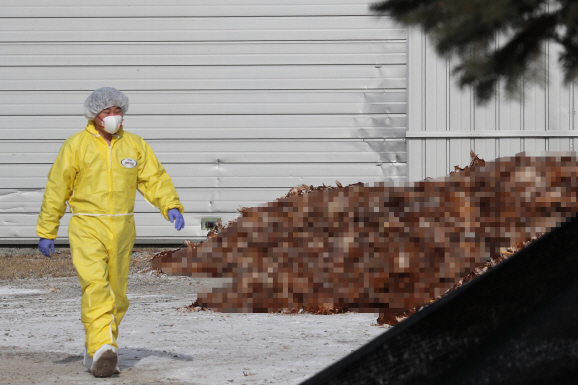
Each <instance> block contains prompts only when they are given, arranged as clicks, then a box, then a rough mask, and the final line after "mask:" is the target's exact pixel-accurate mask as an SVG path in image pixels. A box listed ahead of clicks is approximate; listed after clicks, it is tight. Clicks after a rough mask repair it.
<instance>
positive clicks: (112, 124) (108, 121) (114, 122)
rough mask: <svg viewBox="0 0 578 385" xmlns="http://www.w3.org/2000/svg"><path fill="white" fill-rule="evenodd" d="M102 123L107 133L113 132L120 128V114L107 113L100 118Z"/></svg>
mask: <svg viewBox="0 0 578 385" xmlns="http://www.w3.org/2000/svg"><path fill="white" fill-rule="evenodd" d="M102 123H103V126H104V127H103V128H104V130H105V131H106V132H108V133H109V134H115V133H116V132H117V131H118V130H119V129H120V125H121V124H122V116H121V115H109V116H107V117H106V118H104V119H102Z"/></svg>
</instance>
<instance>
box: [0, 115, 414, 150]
mask: <svg viewBox="0 0 578 385" xmlns="http://www.w3.org/2000/svg"><path fill="white" fill-rule="evenodd" d="M67 112H68V114H69V115H64V116H48V115H39V116H0V127H2V129H0V140H25V139H30V138H34V139H40V140H56V141H60V143H62V141H63V140H64V139H66V138H68V137H69V136H70V135H72V134H74V133H76V132H78V131H79V129H80V128H81V127H84V126H85V125H86V119H85V118H84V117H83V116H81V114H83V111H82V106H81V105H75V106H74V107H73V108H70V109H69V110H68V111H67ZM125 120H126V123H127V127H128V126H130V132H133V133H134V134H136V135H140V136H141V137H143V138H145V139H147V140H157V139H159V140H160V139H170V138H177V139H200V140H206V139H214V138H221V139H265V138H268V139H269V138H270V139H313V138H316V139H349V138H384V137H396V136H397V137H403V135H404V134H405V128H406V127H407V118H406V116H405V115H404V114H349V115H348V114H343V115H335V114H333V115H332V114H327V115H281V114H279V115H226V116H221V115H135V114H132V113H131V114H130V115H128V116H126V117H125ZM129 122H130V124H129ZM159 128H162V129H159ZM55 156H56V154H55Z"/></svg>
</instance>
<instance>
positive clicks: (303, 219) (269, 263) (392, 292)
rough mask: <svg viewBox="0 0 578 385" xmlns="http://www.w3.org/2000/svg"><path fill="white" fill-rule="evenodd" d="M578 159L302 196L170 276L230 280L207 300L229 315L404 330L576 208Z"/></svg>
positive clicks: (224, 235) (193, 254)
mask: <svg viewBox="0 0 578 385" xmlns="http://www.w3.org/2000/svg"><path fill="white" fill-rule="evenodd" d="M577 192H578V159H577V158H576V157H570V156H548V157H540V158H538V157H527V156H524V155H523V154H519V155H518V156H516V157H512V158H502V159H498V160H496V161H494V162H486V164H485V165H483V164H479V165H477V166H476V167H470V168H469V169H468V170H464V171H460V172H457V173H453V174H452V175H449V176H447V177H444V178H438V179H435V180H429V181H421V182H416V183H410V184H405V185H403V186H401V187H396V186H389V185H384V184H377V185H373V186H369V185H352V186H348V187H345V188H333V189H323V190H321V191H311V192H308V193H306V194H298V195H295V196H289V197H287V198H284V199H280V200H278V201H276V202H271V203H268V204H266V205H265V206H263V207H254V208H250V209H244V210H243V212H242V216H241V217H240V218H239V219H238V220H237V221H235V222H233V223H230V224H229V225H228V226H227V227H226V228H223V229H222V230H220V232H219V233H218V234H216V235H215V236H213V237H211V238H209V239H208V240H207V241H206V242H204V243H203V244H202V245H197V246H196V247H194V248H187V249H183V250H179V251H176V252H173V253H164V254H163V253H161V254H159V255H158V258H155V259H153V262H152V263H153V267H155V268H157V269H161V270H162V271H163V272H165V273H167V274H174V275H190V276H196V277H231V278H233V282H232V284H230V285H227V286H225V287H224V288H220V289H213V291H212V292H209V293H200V294H199V296H198V299H197V301H198V304H200V306H205V307H208V308H212V309H213V310H217V311H224V312H271V311H274V312H277V311H280V310H283V309H295V308H297V309H301V308H303V307H304V308H307V307H309V308H317V307H319V308H349V309H351V310H355V311H359V312H367V313H379V314H380V321H381V323H390V324H395V323H396V322H398V318H403V317H405V316H406V315H407V314H408V312H411V311H412V309H416V308H419V307H420V306H422V305H423V304H428V303H430V301H432V300H435V299H436V298H439V297H440V296H441V295H442V294H443V293H444V292H446V291H447V290H448V289H450V288H452V286H453V285H454V284H456V282H458V281H459V280H460V279H461V278H462V277H464V276H466V275H468V274H470V273H471V272H473V271H475V269H476V267H479V266H483V264H484V263H485V262H486V260H487V259H491V258H492V256H495V255H498V253H499V250H500V248H502V247H508V246H510V245H514V244H516V243H518V242H524V241H526V240H527V239H529V238H530V237H532V236H534V235H535V234H538V233H543V232H546V231H548V230H549V229H550V228H553V227H556V226H557V225H558V224H560V223H561V222H562V221H563V220H565V218H567V217H569V216H570V215H572V213H573V212H575V211H576V209H577V206H578V204H577V200H576V194H577Z"/></svg>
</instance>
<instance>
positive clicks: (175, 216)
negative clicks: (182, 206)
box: [168, 209, 185, 231]
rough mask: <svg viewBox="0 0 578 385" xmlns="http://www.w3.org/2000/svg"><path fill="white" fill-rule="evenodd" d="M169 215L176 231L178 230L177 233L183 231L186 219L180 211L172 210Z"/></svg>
mask: <svg viewBox="0 0 578 385" xmlns="http://www.w3.org/2000/svg"><path fill="white" fill-rule="evenodd" d="M168 214H169V219H170V220H171V223H173V222H174V223H175V229H177V231H181V229H182V228H183V227H185V219H184V218H183V216H182V215H181V212H180V211H179V209H170V210H169V212H168Z"/></svg>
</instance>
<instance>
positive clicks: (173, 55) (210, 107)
mask: <svg viewBox="0 0 578 385" xmlns="http://www.w3.org/2000/svg"><path fill="white" fill-rule="evenodd" d="M122 3H123V5H118V2H117V1H99V2H95V1H93V0H91V1H87V0H77V1H74V2H72V1H65V0H54V1H50V2H46V1H42V0H18V1H15V0H14V1H9V0H0V66H1V70H0V215H1V216H2V221H1V223H0V242H3V243H5V244H7V243H23V242H32V241H35V240H37V236H36V230H35V226H36V220H37V216H38V212H39V210H40V205H41V201H42V196H43V193H44V186H45V184H46V176H47V173H48V171H49V169H50V167H51V164H52V162H53V161H54V159H55V157H56V154H57V152H58V150H59V148H60V146H61V145H62V143H63V141H64V139H66V138H67V137H68V136H70V135H72V134H74V133H75V132H78V131H79V130H83V129H84V127H85V125H86V120H85V118H84V117H83V106H82V105H83V102H84V100H85V98H86V97H87V96H88V95H89V94H90V92H91V91H92V90H94V89H95V88H99V87H103V86H110V87H115V88H118V89H120V90H122V91H123V92H124V93H126V94H127V96H128V97H129V98H130V102H131V106H130V110H129V112H128V114H127V116H126V119H125V129H126V130H127V131H129V132H133V133H135V134H137V135H140V136H142V137H143V138H144V139H145V140H147V142H148V143H149V144H150V145H151V146H152V148H153V149H154V150H155V152H156V154H157V156H158V157H159V159H160V161H161V162H162V163H163V165H164V166H165V168H166V169H167V171H168V172H169V174H170V175H171V177H172V179H173V182H174V184H175V186H176V187H177V190H178V193H179V196H180V197H181V200H182V202H183V204H184V206H185V210H186V215H185V221H186V225H187V227H186V228H185V229H184V230H183V231H181V232H176V231H175V230H174V228H173V227H172V226H171V225H170V224H169V223H168V222H166V221H165V220H164V218H162V216H161V215H160V214H159V213H158V210H155V209H154V208H152V207H150V206H149V205H148V204H147V203H146V202H145V201H144V200H143V199H142V197H140V195H139V196H137V204H136V207H135V212H136V223H137V237H138V240H137V242H139V243H152V242H154V243H159V242H181V241H182V240H183V239H199V238H203V237H204V236H205V235H206V230H202V229H201V225H200V223H201V218H203V217H220V218H222V220H223V221H227V220H229V219H233V218H235V217H237V216H238V214H237V212H236V210H237V208H239V207H241V206H256V205H258V204H260V203H264V202H267V201H271V200H274V199H275V198H277V197H280V196H281V195H283V194H285V193H286V192H287V191H288V190H289V189H290V188H291V187H293V186H295V185H298V184H302V183H305V184H308V185H321V184H322V183H325V184H328V185H335V180H339V181H340V182H341V183H342V184H344V185H345V184H349V183H356V182H373V181H404V180H406V178H407V151H406V146H405V140H404V133H405V129H406V115H405V113H406V37H407V36H406V35H407V31H406V30H405V29H403V28H401V27H399V26H396V25H394V24H393V23H392V21H391V19H389V18H387V17H385V18H376V17H374V16H372V15H371V14H370V13H369V11H368V4H369V3H370V1H367V0H276V1H265V0H224V1H218V2H216V1H214V0H211V1H209V0H202V1H201V0H194V1H191V0H169V1H165V2H163V3H162V4H160V3H159V2H158V1H152V0H129V1H124V2H122ZM137 195H138V194H137ZM69 217H70V215H69V214H67V215H65V216H64V218H63V219H62V223H61V227H60V230H59V233H58V236H59V238H58V239H59V240H61V241H66V237H67V231H68V228H67V226H68V220H69Z"/></svg>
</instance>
